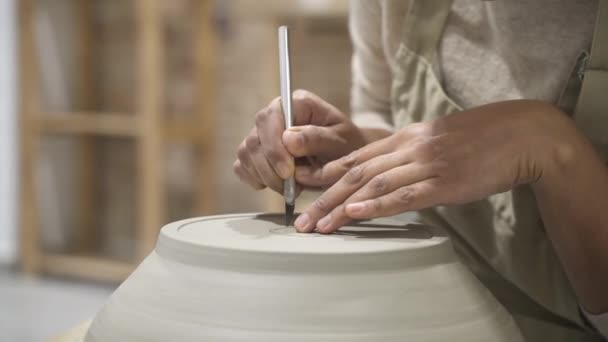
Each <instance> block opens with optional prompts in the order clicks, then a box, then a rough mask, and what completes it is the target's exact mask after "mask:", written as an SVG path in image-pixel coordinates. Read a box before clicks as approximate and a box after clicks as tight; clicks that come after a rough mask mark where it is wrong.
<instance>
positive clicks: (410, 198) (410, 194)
mask: <svg viewBox="0 0 608 342" xmlns="http://www.w3.org/2000/svg"><path fill="white" fill-rule="evenodd" d="M437 179H438V178H431V179H427V180H424V181H422V182H418V183H414V184H411V185H407V186H404V187H401V188H399V189H397V190H395V191H393V192H391V193H389V194H387V195H384V196H380V197H378V198H374V199H370V200H365V201H362V202H356V203H351V204H348V205H347V206H346V208H345V212H346V214H347V215H348V216H349V217H350V218H353V219H372V218H376V217H385V216H392V215H397V214H399V213H403V212H406V211H413V210H421V209H425V208H428V207H432V206H434V205H439V204H440V198H443V197H444V196H443V192H444V191H446V189H444V188H442V187H441V186H440V182H439V181H437Z"/></svg>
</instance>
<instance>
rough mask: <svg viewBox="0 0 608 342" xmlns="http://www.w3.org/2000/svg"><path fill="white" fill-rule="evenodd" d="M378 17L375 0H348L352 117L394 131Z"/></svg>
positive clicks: (365, 124)
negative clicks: (351, 48)
mask: <svg viewBox="0 0 608 342" xmlns="http://www.w3.org/2000/svg"><path fill="white" fill-rule="evenodd" d="M382 17H383V16H382V9H381V4H380V2H379V1H372V0H355V1H351V5H350V20H349V29H350V34H351V40H352V43H353V57H352V88H351V110H352V120H353V122H354V123H355V124H356V125H357V126H359V127H362V128H382V129H386V130H389V131H394V125H393V120H392V116H391V102H390V93H391V83H392V76H391V70H390V67H389V65H388V62H387V59H386V56H385V53H384V47H383V35H382Z"/></svg>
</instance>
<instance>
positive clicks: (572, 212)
mask: <svg viewBox="0 0 608 342" xmlns="http://www.w3.org/2000/svg"><path fill="white" fill-rule="evenodd" d="M572 129H573V130H574V129H575V128H574V127H573V128H572ZM554 152H555V153H553V156H552V157H551V158H549V160H550V161H551V162H550V163H549V165H548V166H545V167H544V168H543V173H542V176H541V178H540V179H539V180H538V181H537V182H536V183H534V184H533V189H534V193H535V195H536V199H537V203H538V206H539V209H540V212H541V216H542V219H543V222H544V225H545V229H546V230H547V234H548V235H549V238H550V239H551V241H552V243H553V245H554V247H555V249H556V252H557V254H558V256H559V258H560V260H561V262H562V264H563V266H564V268H565V271H566V273H567V275H568V277H569V279H570V281H571V283H572V285H573V287H574V289H575V291H576V293H577V295H578V297H579V301H580V302H581V305H582V306H583V307H584V308H585V309H586V310H587V311H588V312H591V313H595V314H597V313H603V312H608V291H607V289H608V168H607V167H606V166H605V165H604V164H603V162H602V161H601V159H600V158H599V156H598V155H597V153H596V152H595V151H594V150H593V147H592V146H591V144H590V143H589V142H587V141H586V139H585V138H584V137H582V135H581V134H580V133H579V132H576V133H575V134H573V138H572V139H570V140H569V141H568V144H567V145H564V146H561V147H558V148H556V149H555V150H554Z"/></svg>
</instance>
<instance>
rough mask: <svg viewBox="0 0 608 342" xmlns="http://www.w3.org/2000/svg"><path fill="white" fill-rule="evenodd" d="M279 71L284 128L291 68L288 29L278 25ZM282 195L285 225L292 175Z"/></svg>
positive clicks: (289, 119)
mask: <svg viewBox="0 0 608 342" xmlns="http://www.w3.org/2000/svg"><path fill="white" fill-rule="evenodd" d="M279 69H280V70H279V72H280V77H281V104H282V106H283V117H284V118H285V129H288V128H290V127H291V126H292V125H293V115H292V113H291V70H290V67H289V31H288V30H287V26H281V27H279ZM283 197H285V226H289V225H290V224H291V222H292V221H293V211H294V208H295V202H296V181H295V178H294V176H293V175H291V176H290V177H289V178H287V179H286V180H285V181H284V182H283Z"/></svg>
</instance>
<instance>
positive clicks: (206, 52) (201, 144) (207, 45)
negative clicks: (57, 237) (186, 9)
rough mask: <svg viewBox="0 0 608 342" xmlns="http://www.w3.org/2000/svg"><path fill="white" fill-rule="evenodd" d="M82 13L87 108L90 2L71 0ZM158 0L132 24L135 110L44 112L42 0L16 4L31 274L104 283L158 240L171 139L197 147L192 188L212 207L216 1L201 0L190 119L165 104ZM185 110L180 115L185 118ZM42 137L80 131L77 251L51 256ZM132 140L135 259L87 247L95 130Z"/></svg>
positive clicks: (24, 249) (142, 1)
mask: <svg viewBox="0 0 608 342" xmlns="http://www.w3.org/2000/svg"><path fill="white" fill-rule="evenodd" d="M74 4H75V6H76V7H75V8H76V9H77V11H78V18H79V26H80V27H79V32H80V42H79V44H80V45H79V49H81V50H80V51H79V56H80V58H81V66H82V70H81V73H80V76H81V77H82V82H81V83H82V84H83V87H82V89H81V94H78V97H79V99H80V101H81V103H80V104H82V105H83V107H89V105H91V102H92V101H93V90H92V89H91V88H90V87H88V86H87V85H90V84H91V83H92V78H91V75H90V73H91V70H92V69H93V67H92V65H94V64H93V63H94V57H95V52H94V50H93V47H92V43H91V41H92V40H91V39H90V34H91V29H90V27H91V26H90V25H91V19H92V18H91V16H92V11H91V8H90V7H89V6H91V2H90V1H85V0H75V1H74ZM160 4H161V2H160V0H133V5H134V14H135V18H134V22H135V31H136V51H137V54H136V59H137V61H136V63H135V65H136V67H137V69H136V73H137V82H136V86H135V94H134V96H135V113H108V112H86V111H85V112H66V113H48V112H45V110H44V108H42V106H41V97H40V92H39V89H40V83H39V82H40V72H39V61H40V55H39V54H38V53H37V49H36V40H35V30H34V25H35V22H34V19H35V13H36V10H37V6H36V0H21V1H20V2H19V20H20V22H19V29H20V62H21V65H20V112H21V114H20V115H21V120H20V133H21V137H20V143H21V151H20V156H21V161H20V164H21V165H20V167H21V184H20V217H21V222H20V226H21V227H20V228H21V239H20V254H21V264H22V267H23V270H24V271H26V272H27V273H30V274H40V273H49V274H54V275H66V276H73V277H79V278H84V279H92V280H101V281H111V282H116V281H121V280H123V279H124V278H125V277H126V276H127V275H128V274H129V273H130V272H131V271H132V270H133V269H134V267H135V266H136V265H137V264H138V263H139V262H140V261H141V260H142V259H143V258H144V257H145V256H146V255H147V254H148V253H149V252H150V251H151V250H152V249H153V248H154V245H155V243H156V238H157V236H158V231H159V229H160V227H161V226H162V224H163V223H164V222H165V211H166V203H165V199H166V194H165V190H164V188H165V187H164V175H163V169H164V162H165V158H164V153H165V146H166V144H167V143H168V142H187V143H190V144H192V145H194V146H196V147H197V148H198V150H197V152H198V158H197V160H198V167H197V168H198V173H199V174H201V175H205V179H203V177H200V178H201V180H200V182H199V183H200V186H199V189H197V191H196V202H197V203H196V212H197V213H208V212H212V211H213V198H214V196H213V191H212V189H211V188H210V184H212V181H211V179H212V177H213V173H214V172H213V171H214V156H213V155H212V151H213V140H214V139H213V134H212V127H213V106H214V99H215V96H214V91H213V90H214V77H213V74H214V58H215V36H214V33H213V27H212V1H211V0H201V1H197V2H195V6H196V7H197V8H196V13H195V16H194V17H195V23H196V30H195V34H194V35H193V37H194V41H193V43H192V46H194V47H195V56H196V57H195V58H196V87H195V89H196V90H197V93H198V94H197V96H196V98H197V99H198V101H199V102H198V103H197V106H196V109H195V112H196V114H193V115H190V118H189V119H181V120H179V121H177V120H176V119H175V120H169V119H167V118H166V117H168V116H166V115H164V113H162V111H163V108H164V103H163V98H164V88H163V86H164V74H163V71H162V70H163V62H164V54H163V51H164V48H163V33H162V32H163V30H162V18H161V13H160V12H161V11H160ZM180 117H183V116H180ZM46 135H59V136H70V137H75V138H78V144H79V154H78V157H79V160H80V161H81V165H80V166H81V167H80V170H81V171H80V172H81V173H82V174H81V175H80V176H81V177H80V179H81V181H80V182H79V184H78V185H77V189H78V199H79V203H80V205H81V206H82V210H81V211H80V213H79V218H78V220H79V221H78V222H79V229H81V230H82V231H81V232H80V234H79V239H78V241H77V244H78V246H76V247H77V248H76V250H78V251H79V254H49V253H46V252H45V251H44V250H43V249H42V246H41V237H40V236H41V234H40V222H39V217H40V215H39V208H37V201H36V199H37V194H36V189H37V187H36V185H35V165H36V161H37V158H38V157H39V156H38V155H37V151H38V147H39V145H40V142H41V139H42V137H43V136H46ZM96 136H106V137H117V138H125V137H126V138H129V139H132V140H133V142H134V143H135V144H136V163H137V171H136V175H137V176H136V181H137V207H136V210H137V214H136V222H137V224H136V241H137V245H136V246H135V248H136V257H135V260H131V261H129V262H123V261H116V260H113V259H109V258H102V257H99V256H93V255H91V253H90V251H91V250H92V249H93V247H94V244H95V241H94V238H95V234H94V231H93V220H94V211H95V208H96V205H97V203H95V198H94V196H93V193H92V192H93V187H94V186H95V182H96V179H97V172H99V171H98V170H95V169H94V167H93V166H92V165H93V164H94V160H95V157H96V156H95V153H94V151H93V144H94V141H93V139H94V137H96Z"/></svg>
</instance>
